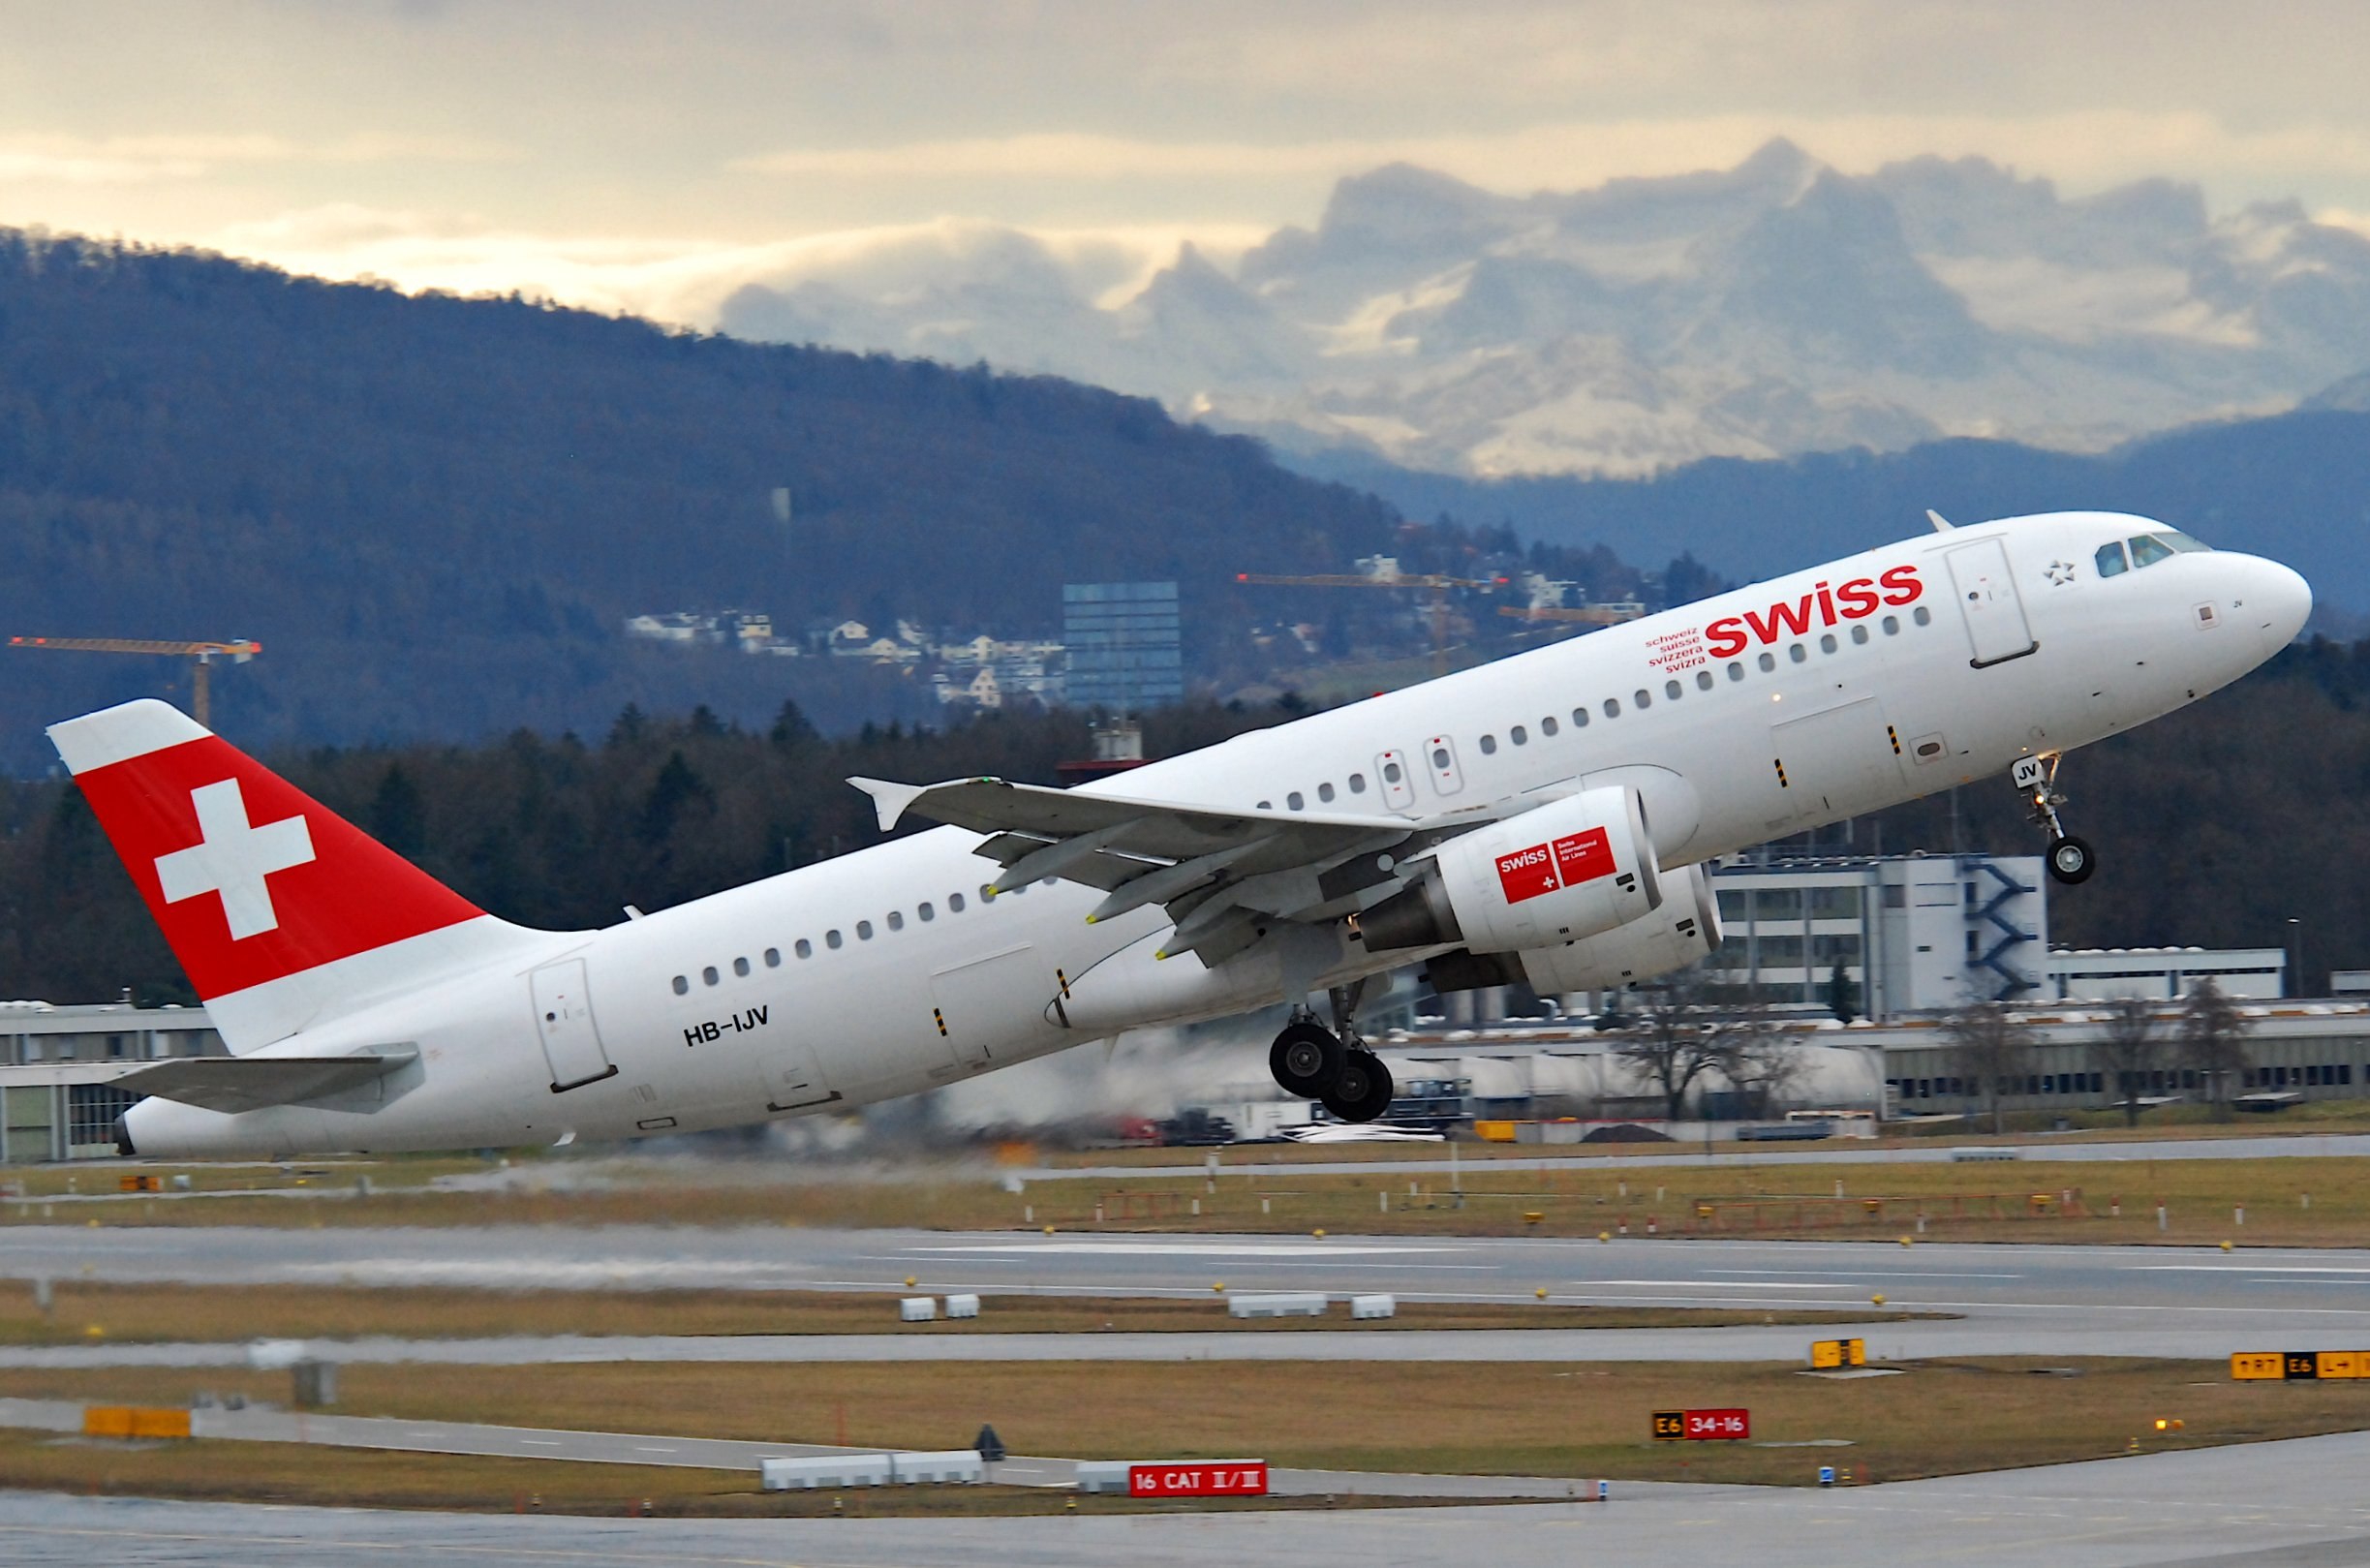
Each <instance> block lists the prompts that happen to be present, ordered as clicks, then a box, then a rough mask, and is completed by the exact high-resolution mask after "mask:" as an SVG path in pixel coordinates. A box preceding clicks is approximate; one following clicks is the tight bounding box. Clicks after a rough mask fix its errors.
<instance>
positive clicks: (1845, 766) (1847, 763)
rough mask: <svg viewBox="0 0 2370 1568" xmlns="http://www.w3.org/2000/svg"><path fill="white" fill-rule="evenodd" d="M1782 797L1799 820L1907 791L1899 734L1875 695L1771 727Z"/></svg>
mask: <svg viewBox="0 0 2370 1568" xmlns="http://www.w3.org/2000/svg"><path fill="white" fill-rule="evenodd" d="M1770 751H1771V753H1773V755H1774V756H1775V758H1776V772H1777V778H1778V784H1779V788H1780V798H1781V799H1783V800H1784V801H1785V802H1786V805H1787V808H1788V811H1789V815H1791V816H1792V817H1793V819H1794V820H1796V821H1798V822H1832V821H1835V820H1838V819H1839V818H1842V817H1846V816H1855V815H1859V814H1861V813H1862V812H1869V811H1874V810H1876V809H1877V808H1879V807H1883V806H1890V805H1892V804H1893V802H1894V801H1896V800H1899V799H1900V798H1901V796H1902V795H1903V794H1904V793H1906V792H1907V790H1906V785H1905V784H1904V783H1903V773H1902V768H1901V761H1902V758H1901V747H1900V739H1899V737H1898V736H1897V735H1895V734H1894V733H1893V727H1892V726H1891V725H1890V724H1888V723H1886V722H1885V710H1884V706H1883V705H1882V704H1881V703H1879V702H1878V701H1877V700H1876V699H1875V698H1874V697H1857V698H1855V699H1853V700H1852V701H1850V702H1846V703H1843V704H1841V705H1839V706H1837V707H1832V708H1829V709H1827V710H1826V711H1825V712H1823V713H1814V714H1806V715H1804V716H1803V717H1802V718H1800V719H1790V720H1788V721H1787V722H1786V723H1782V724H1771V725H1770Z"/></svg>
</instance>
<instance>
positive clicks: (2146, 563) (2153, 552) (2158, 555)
mask: <svg viewBox="0 0 2370 1568" xmlns="http://www.w3.org/2000/svg"><path fill="white" fill-rule="evenodd" d="M2130 542H2131V546H2132V569H2133V570H2134V571H2137V570H2139V569H2140V568H2141V567H2152V566H2154V565H2156V563H2157V562H2159V561H2170V560H2171V559H2172V546H2170V545H2169V544H2167V543H2166V542H2165V541H2164V540H2162V539H2160V538H2155V537H2154V536H2153V535H2149V534H2141V535H2139V536H2137V537H2135V538H2133V539H2132V540H2131V541H2130Z"/></svg>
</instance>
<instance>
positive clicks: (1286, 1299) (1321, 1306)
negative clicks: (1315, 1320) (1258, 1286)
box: [1226, 1290, 1325, 1317]
mask: <svg viewBox="0 0 2370 1568" xmlns="http://www.w3.org/2000/svg"><path fill="white" fill-rule="evenodd" d="M1226 1310H1227V1312H1228V1313H1230V1314H1231V1315H1233V1316H1235V1317H1323V1316H1324V1315H1325V1295H1324V1292H1322V1291H1316V1290H1275V1291H1266V1292H1259V1293H1252V1294H1246V1295H1239V1296H1229V1297H1227V1298H1226Z"/></svg>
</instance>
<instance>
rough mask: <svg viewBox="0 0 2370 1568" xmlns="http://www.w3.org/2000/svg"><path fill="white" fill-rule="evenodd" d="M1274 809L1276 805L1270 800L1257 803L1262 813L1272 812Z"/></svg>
mask: <svg viewBox="0 0 2370 1568" xmlns="http://www.w3.org/2000/svg"><path fill="white" fill-rule="evenodd" d="M1275 809H1276V803H1275V802H1274V801H1272V800H1263V801H1261V802H1260V803H1259V810H1261V811H1263V812H1272V811H1274V810H1275Z"/></svg>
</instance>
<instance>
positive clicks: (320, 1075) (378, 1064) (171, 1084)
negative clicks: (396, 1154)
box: [111, 1045, 419, 1115]
mask: <svg viewBox="0 0 2370 1568" xmlns="http://www.w3.org/2000/svg"><path fill="white" fill-rule="evenodd" d="M418 1060H419V1048H418V1047H417V1046H411V1045H396V1046H387V1047H385V1049H383V1050H381V1051H376V1052H371V1053H367V1054H364V1055H361V1056H341V1057H273V1056H254V1057H182V1058H177V1059H175V1060H172V1061H159V1062H156V1063H154V1064H153V1065H151V1066H146V1067H140V1068H138V1069H136V1070H134V1071H132V1072H128V1073H126V1074H124V1075H123V1076H122V1077H121V1078H118V1079H116V1080H115V1081H114V1083H113V1084H112V1086H111V1087H112V1088H115V1089H121V1090H128V1091H131V1092H132V1093H135V1094H154V1095H155V1096H157V1097H158V1098H159V1099H168V1100H178V1101H180V1102H181V1103H182V1104H184V1105H195V1106H198V1107H200V1108H201V1109H203V1110H208V1111H224V1112H229V1113H231V1114H233V1115H235V1114H236V1113H238V1112H240V1111H260V1110H262V1109H263V1108H264V1107H266V1106H270V1105H292V1104H294V1103H296V1102H297V1101H299V1100H317V1099H321V1098H323V1097H324V1096H326V1095H330V1094H337V1093H342V1092H344V1091H347V1090H350V1089H359V1088H360V1087H361V1086H362V1085H364V1084H367V1083H369V1082H371V1081H372V1080H373V1079H376V1078H383V1077H385V1075H386V1074H388V1073H391V1072H393V1071H395V1070H396V1069H398V1068H400V1067H405V1066H408V1065H410V1064H411V1063H412V1062H414V1061H418Z"/></svg>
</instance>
